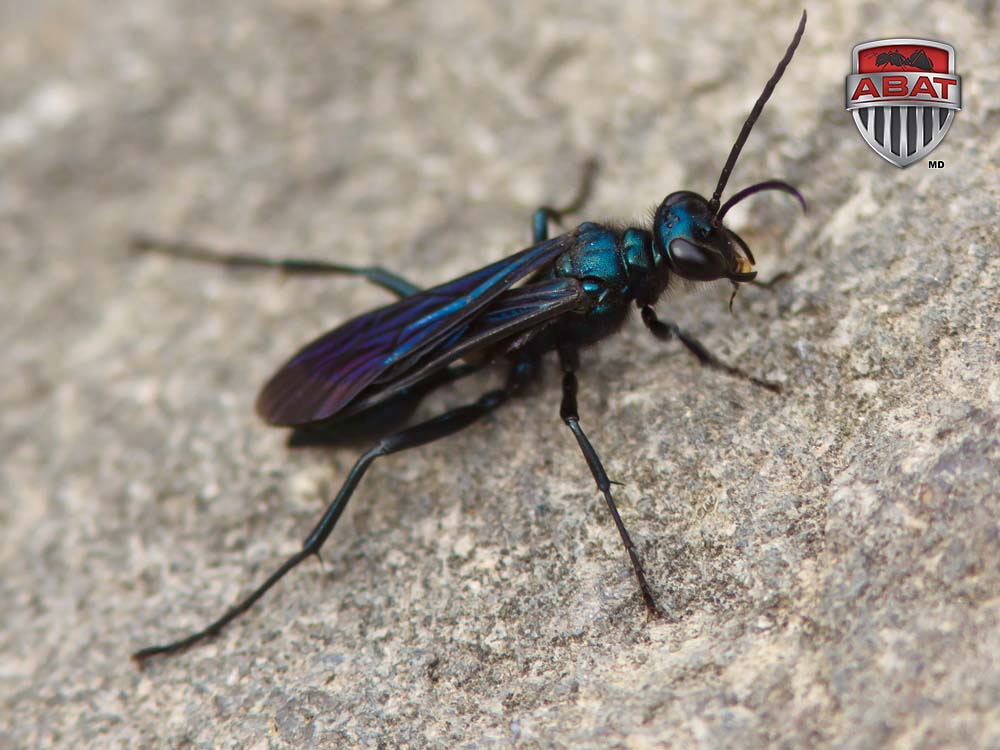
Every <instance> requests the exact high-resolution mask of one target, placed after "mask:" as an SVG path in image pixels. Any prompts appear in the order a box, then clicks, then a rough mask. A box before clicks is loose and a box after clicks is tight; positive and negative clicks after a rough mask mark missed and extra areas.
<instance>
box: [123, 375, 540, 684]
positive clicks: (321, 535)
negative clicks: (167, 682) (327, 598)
mask: <svg viewBox="0 0 1000 750" xmlns="http://www.w3.org/2000/svg"><path fill="white" fill-rule="evenodd" d="M537 369H538V368H537V362H536V361H534V360H522V361H519V362H514V363H512V365H511V370H510V374H509V375H508V377H507V382H506V383H505V384H504V386H503V387H502V388H498V389H496V390H492V391H489V392H487V393H485V394H483V395H482V396H480V397H479V399H478V400H476V401H474V402H473V403H471V404H466V405H464V406H459V407H457V408H455V409H451V410H449V411H446V412H444V413H443V414H440V415H438V416H437V417H434V418H432V419H429V420H427V421H426V422H421V423H420V424H417V425H414V426H412V427H408V428H406V429H404V430H400V431H399V432H396V433H393V434H392V435H387V436H386V437H383V438H382V439H381V440H379V441H378V442H377V443H376V444H375V445H374V446H372V447H371V448H369V449H368V450H367V451H365V452H364V453H363V454H362V455H361V457H360V458H359V459H358V460H357V462H356V463H355V464H354V466H353V467H352V468H351V471H350V472H349V473H348V475H347V479H345V480H344V484H343V486H341V488H340V491H339V492H338V493H337V496H336V497H335V498H334V499H333V501H332V502H331V503H330V505H329V506H327V509H326V512H325V513H324V514H323V517H322V518H321V519H320V521H319V523H317V524H316V526H315V528H314V529H313V530H312V531H311V532H310V533H309V536H308V537H306V540H305V542H303V544H302V549H301V550H300V551H299V552H296V553H295V554H294V555H292V556H291V557H289V558H288V559H287V560H285V562H284V563H282V564H281V566H280V567H279V568H278V569H277V570H276V571H274V572H273V573H272V574H271V575H270V577H269V578H268V579H267V580H266V581H264V583H262V584H261V585H260V586H258V587H257V588H256V589H254V590H253V591H252V592H251V593H250V594H249V595H247V596H245V597H244V598H243V599H242V600H240V602H239V603H238V604H236V606H234V607H232V608H231V609H230V610H229V611H227V612H226V613H225V614H224V615H222V617H220V618H219V619H217V620H215V621H214V622H212V623H211V624H210V625H208V626H207V627H205V628H203V629H202V630H199V631H197V632H195V633H192V634H191V635H189V636H187V637H186V638H181V639H180V640H177V641H173V642H172V643H167V644H164V645H161V646H149V647H148V648H144V649H141V650H139V651H136V652H135V653H134V654H132V659H133V660H135V661H136V662H138V663H139V664H140V665H141V664H142V663H143V662H145V661H146V660H147V659H149V658H150V657H153V656H158V655H163V654H173V653H177V652H179V651H183V650H185V649H187V648H189V647H191V646H193V645H195V644H196V643H198V642H200V641H203V640H205V639H207V638H211V637H213V636H215V635H217V634H218V633H219V632H220V631H221V630H222V629H223V628H224V627H225V626H226V625H228V624H229V623H230V622H232V621H233V620H235V619H236V618H237V617H239V616H240V615H241V614H243V613H244V612H246V611H247V610H248V609H250V607H252V606H253V605H254V604H255V603H256V602H257V600H258V599H260V598H261V597H262V596H264V594H265V593H267V591H268V590H269V589H270V588H271V587H272V586H274V584H276V583H277V582H278V581H280V580H281V579H282V578H283V577H284V576H285V574H286V573H288V572H289V571H290V570H292V569H293V568H295V567H296V566H297V565H298V564H299V563H301V562H302V561H303V560H305V559H306V558H307V557H310V556H311V555H317V554H319V551H320V548H321V547H322V546H323V543H324V542H325V541H326V539H327V537H328V536H330V532H332V531H333V528H334V526H336V525H337V521H338V520H339V519H340V515H341V514H342V513H343V512H344V508H346V507H347V501H348V500H350V499H351V495H353V494H354V490H355V489H357V487H358V484H359V483H360V482H361V478H362V477H363V476H364V475H365V472H367V471H368V468H369V467H370V466H371V465H372V463H373V462H374V461H375V459H376V458H379V457H380V456H388V455H390V454H392V453H398V452H399V451H402V450H406V449H407V448H415V447H417V446H418V445H425V444H427V443H431V442H434V441H435V440H439V439H441V438H443V437H446V436H448V435H452V434H454V433H456V432H458V431H459V430H462V429H464V428H465V427H468V426H469V425H471V424H472V423H473V422H476V421H478V420H480V419H482V418H483V417H485V416H486V415H487V414H489V413H490V412H492V411H493V410H494V409H496V408H497V407H499V406H500V405H502V404H503V403H505V402H506V401H507V400H508V399H509V398H510V397H511V396H512V395H514V394H515V393H516V392H517V391H519V390H520V389H521V388H522V387H523V386H524V385H525V384H526V383H527V382H528V381H530V380H531V379H532V378H533V377H534V375H535V373H536V372H537Z"/></svg>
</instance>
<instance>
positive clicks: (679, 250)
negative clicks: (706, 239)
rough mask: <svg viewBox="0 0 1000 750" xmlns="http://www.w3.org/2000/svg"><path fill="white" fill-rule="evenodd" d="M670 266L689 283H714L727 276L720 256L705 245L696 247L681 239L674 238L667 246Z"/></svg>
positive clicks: (725, 267) (723, 261) (725, 266)
mask: <svg viewBox="0 0 1000 750" xmlns="http://www.w3.org/2000/svg"><path fill="white" fill-rule="evenodd" d="M667 254H668V255H669V256H670V265H671V266H672V267H673V269H674V271H676V272H677V274H678V275H680V276H683V277H684V278H685V279H690V280H691V281H714V280H715V279H719V278H722V277H723V276H726V275H727V274H728V271H729V268H727V264H726V262H725V259H724V258H723V257H722V255H721V254H720V253H719V252H718V251H717V250H715V249H714V248H711V247H708V246H707V245H697V244H695V243H694V242H691V241H690V240H687V239H684V238H683V237H675V238H674V239H672V240H671V241H670V244H669V245H667Z"/></svg>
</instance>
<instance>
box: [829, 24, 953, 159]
mask: <svg viewBox="0 0 1000 750" xmlns="http://www.w3.org/2000/svg"><path fill="white" fill-rule="evenodd" d="M851 58H852V63H853V65H852V68H853V71H854V72H853V73H852V74H851V75H849V76H847V109H849V110H851V113H852V114H853V115H854V122H855V124H856V125H857V126H858V130H859V131H861V135H862V137H863V138H864V139H865V141H867V142H868V145H869V146H871V147H872V148H873V149H874V150H875V153H877V154H878V155H879V156H881V157H882V158H883V159H885V160H886V161H888V162H890V163H892V164H895V165H896V166H897V167H906V166H909V165H910V164H912V163H913V162H915V161H917V160H919V159H922V158H923V157H924V156H927V155H928V154H929V153H930V152H931V151H933V150H934V149H935V148H937V145H938V144H939V143H940V142H941V141H942V139H943V138H944V136H945V134H946V133H947V132H948V130H949V128H951V123H952V121H953V120H954V119H955V112H956V111H957V110H960V109H961V108H962V91H961V86H962V80H961V78H959V77H958V76H957V75H955V48H954V47H952V46H951V45H950V44H942V43H941V42H932V41H929V40H927V39H880V40H878V41H875V42H865V43H864V44H859V45H858V46H856V47H855V48H854V52H853V53H852V55H851Z"/></svg>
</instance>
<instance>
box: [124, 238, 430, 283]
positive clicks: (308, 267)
mask: <svg viewBox="0 0 1000 750" xmlns="http://www.w3.org/2000/svg"><path fill="white" fill-rule="evenodd" d="M129 246H130V247H131V249H132V250H133V252H139V253H157V254H159V255H168V256H170V257H173V258H183V259H184V260H193V261H196V262H199V263H212V264H215V265H221V266H226V267H227V268H261V269H270V270H272V271H280V272H282V273H286V274H290V275H302V276H305V275H313V276H316V275H324V274H328V275H337V276H361V277H363V278H365V279H367V280H368V281H370V282H371V283H372V284H375V285H376V286H380V287H382V288H383V289H387V290H388V291H390V292H392V293H393V294H395V295H396V296H397V297H409V296H410V295H411V294H416V293H417V292H419V291H420V287H419V286H417V285H416V284H412V283H410V282H409V281H407V280H406V279H404V278H403V277H402V276H399V275H397V274H394V273H392V272H391V271H387V270H386V269H384V268H381V267H379V266H347V265H343V264H341V263H327V262H325V261H321V260H310V259H308V258H270V257H267V256H266V255H258V254H255V253H248V252H243V251H241V250H230V249H225V248H218V247H213V246H211V245H207V244H202V243H200V242H192V241H189V240H183V239H169V238H165V237H157V236H154V235H151V234H143V233H137V234H133V235H132V237H131V238H130V239H129Z"/></svg>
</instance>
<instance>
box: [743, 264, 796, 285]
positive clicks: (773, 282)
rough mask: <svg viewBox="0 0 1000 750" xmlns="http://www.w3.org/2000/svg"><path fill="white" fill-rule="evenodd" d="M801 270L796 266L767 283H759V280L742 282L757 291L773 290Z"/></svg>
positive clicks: (780, 272)
mask: <svg viewBox="0 0 1000 750" xmlns="http://www.w3.org/2000/svg"><path fill="white" fill-rule="evenodd" d="M801 270H802V266H796V267H795V268H793V269H792V270H791V271H779V272H778V273H776V274H775V275H774V276H772V277H771V278H770V279H768V280H767V281H760V280H759V279H753V280H751V281H744V282H742V283H744V284H752V285H753V286H755V287H757V288H758V289H774V287H776V286H777V285H778V284H780V283H781V282H783V281H788V280H789V279H790V278H792V277H793V276H795V275H796V274H797V273H798V272H799V271H801Z"/></svg>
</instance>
